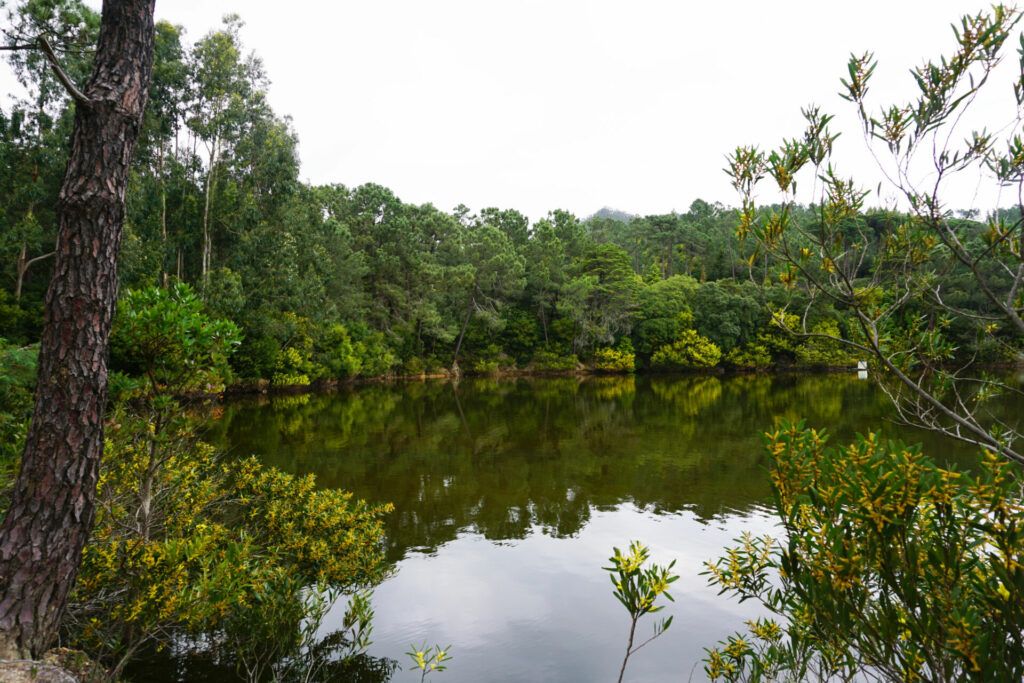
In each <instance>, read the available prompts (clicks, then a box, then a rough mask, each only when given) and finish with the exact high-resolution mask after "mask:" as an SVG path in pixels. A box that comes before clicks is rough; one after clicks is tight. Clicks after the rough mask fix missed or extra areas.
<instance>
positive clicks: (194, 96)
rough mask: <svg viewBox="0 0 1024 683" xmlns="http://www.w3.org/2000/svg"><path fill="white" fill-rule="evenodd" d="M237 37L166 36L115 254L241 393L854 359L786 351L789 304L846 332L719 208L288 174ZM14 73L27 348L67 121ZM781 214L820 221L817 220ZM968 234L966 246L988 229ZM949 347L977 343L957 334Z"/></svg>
mask: <svg viewBox="0 0 1024 683" xmlns="http://www.w3.org/2000/svg"><path fill="white" fill-rule="evenodd" d="M60 4H61V5H62V9H61V11H62V12H63V14H61V15H60V17H59V20H60V21H61V22H62V24H61V25H62V26H63V27H65V29H66V27H67V25H69V24H70V25H71V27H72V28H73V31H72V35H74V36H77V38H76V39H77V40H79V41H81V42H82V43H83V44H88V43H89V42H90V41H91V40H93V37H94V33H95V31H96V27H97V23H98V22H97V18H96V17H95V15H94V14H93V13H92V12H91V11H90V10H89V9H88V8H86V7H84V6H81V5H79V4H78V3H75V2H64V3H60ZM46 6H49V5H47V4H46V3H42V4H39V5H31V4H30V5H28V6H27V7H28V8H29V9H28V11H37V12H43V13H45V12H47V11H51V10H47V9H45V7H46ZM33 8H35V9H33ZM46 18H47V17H43V19H46ZM50 18H51V19H52V20H53V21H57V20H58V17H57V16H56V14H55V15H54V16H53V17H50ZM35 19H36V20H37V21H38V20H39V19H40V17H35ZM241 29H242V23H241V21H240V20H239V19H238V18H237V17H233V16H232V17H227V18H225V20H224V24H223V26H222V27H220V28H219V29H217V30H214V31H211V32H210V33H208V34H206V35H205V36H202V37H201V38H199V39H198V40H197V41H196V42H195V43H193V44H189V43H188V42H187V41H186V40H185V37H184V35H183V31H182V29H181V28H180V27H176V26H173V25H171V24H169V23H161V24H160V25H159V26H158V29H157V38H156V66H155V70H154V77H153V84H152V89H151V97H150V101H149V106H148V111H147V114H146V119H145V124H144V129H143V131H142V136H141V139H140V142H139V145H138V150H137V153H136V161H135V166H134V169H133V173H132V180H131V188H130V191H129V196H128V215H127V221H126V233H125V243H124V249H123V255H122V259H121V279H122V290H132V289H140V288H144V287H167V286H169V285H170V284H171V283H173V282H184V283H188V284H189V285H190V286H191V287H192V289H193V290H195V291H196V292H198V293H199V294H200V295H201V297H202V299H203V300H204V302H205V304H206V307H207V309H208V310H209V312H210V313H212V314H214V315H216V316H219V317H222V318H228V319H231V320H233V321H234V322H236V323H237V324H238V325H239V327H240V328H241V330H242V339H243V341H242V342H241V346H240V348H239V349H238V350H237V352H236V353H235V354H234V356H233V361H232V365H233V372H234V375H235V379H241V380H246V379H249V380H251V379H261V378H262V379H270V380H272V381H274V382H277V383H280V384H303V383H308V382H311V381H316V380H319V379H345V378H350V377H356V376H379V375H386V374H420V373H423V372H441V371H447V370H448V369H450V368H455V367H458V368H460V369H461V370H462V371H467V372H491V371H495V370H498V369H499V368H510V367H521V368H522V367H529V368H532V369H535V370H568V369H574V368H576V367H578V364H579V363H581V362H583V363H586V364H587V365H589V366H590V367H593V368H596V369H598V370H607V371H628V370H632V369H634V368H641V369H642V368H649V367H651V368H665V369H672V368H690V367H709V366H715V365H728V366H733V367H741V368H762V367H767V366H770V365H791V364H803V365H843V364H847V363H849V362H850V358H849V357H848V355H847V354H846V353H845V352H844V351H843V350H842V348H841V347H839V346H838V345H837V344H835V343H834V342H832V341H829V340H825V339H813V338H811V339H805V340H804V341H798V340H797V339H795V338H793V337H791V336H790V335H789V334H787V333H786V332H785V331H784V330H782V329H781V326H780V325H779V324H778V323H779V322H781V323H783V325H785V324H786V320H787V318H785V317H781V318H779V317H778V316H776V319H775V320H774V322H773V315H772V311H773V310H774V309H776V308H778V306H779V305H780V304H781V303H782V302H784V301H786V302H789V303H790V306H791V307H790V313H796V314H798V315H799V316H801V317H806V318H807V319H808V321H809V323H810V326H809V327H810V328H811V329H814V330H817V331H820V332H822V333H825V334H837V335H838V334H840V333H841V334H842V335H844V336H849V335H851V334H854V333H855V331H853V330H851V329H849V327H850V326H849V324H848V320H847V319H846V317H845V315H844V312H843V311H841V310H836V309H835V308H834V307H833V306H832V305H831V304H830V302H829V301H827V300H820V301H806V302H803V303H804V304H805V305H804V306H802V307H800V308H793V307H792V296H789V297H787V296H786V295H785V292H784V291H783V290H784V289H785V288H786V274H785V273H784V272H783V273H779V272H776V271H775V270H774V269H775V268H776V266H774V265H772V264H770V263H768V262H766V261H763V260H762V259H761V258H760V257H759V255H758V254H757V253H756V252H755V251H753V249H752V247H750V246H749V245H748V246H747V247H744V245H743V244H742V243H740V242H738V241H737V240H736V237H735V226H736V223H737V214H736V212H735V211H733V210H731V209H728V208H725V207H723V206H721V205H719V204H709V203H707V202H704V201H701V200H697V201H695V202H693V203H692V204H691V206H690V208H689V210H688V211H687V212H685V213H681V214H679V213H673V214H668V215H661V216H646V217H636V218H633V219H629V218H628V217H626V216H624V215H622V214H619V213H615V212H599V213H598V214H597V215H595V216H594V217H592V218H590V219H588V220H581V219H579V218H578V217H576V216H574V215H572V214H571V213H568V212H565V211H553V212H551V213H550V214H548V215H547V216H546V217H544V218H541V219H539V220H536V221H533V222H531V221H530V220H528V218H527V217H526V216H524V215H523V214H521V213H520V212H518V211H516V210H513V209H497V208H485V209H483V210H480V211H477V212H474V211H472V210H470V209H468V208H467V207H465V206H459V207H457V208H455V209H454V210H453V211H451V212H445V211H442V210H439V209H437V208H435V207H433V206H431V205H429V204H427V205H421V206H417V205H412V204H407V203H404V202H402V201H401V200H400V199H399V198H398V197H396V196H395V195H394V193H392V192H391V191H389V190H388V189H386V188H384V187H381V186H378V185H373V184H367V185H363V186H360V187H357V188H347V187H343V186H340V185H328V186H313V185H309V184H307V183H304V182H302V181H301V180H300V179H299V168H300V166H299V158H298V153H297V138H296V134H295V131H294V130H293V129H292V127H291V125H290V122H289V120H288V119H287V117H282V116H280V115H279V114H277V113H275V112H274V111H273V110H272V109H271V107H270V106H269V104H268V103H267V98H266V90H267V86H268V80H267V76H266V74H265V72H264V70H263V67H262V64H261V62H260V60H259V58H258V57H256V56H255V55H253V54H250V53H248V52H246V50H245V47H244V45H243V43H242V40H241ZM13 54H14V55H19V54H20V53H13ZM75 55H77V60H78V62H77V63H72V64H70V65H69V68H70V69H72V70H73V71H75V72H85V71H86V70H87V69H88V64H87V61H88V58H89V56H88V53H87V52H78V53H73V52H69V59H71V61H72V62H74V59H75V58H76V57H75ZM12 59H13V60H14V61H12V64H13V65H14V67H15V70H16V72H17V73H18V75H19V78H21V80H22V82H23V83H24V84H25V85H26V87H27V92H28V93H29V98H28V99H26V100H25V101H20V102H18V103H16V104H15V105H13V106H12V107H11V108H10V110H9V111H5V112H0V157H2V163H0V168H2V173H3V177H2V178H0V183H2V185H3V192H0V224H2V231H0V233H2V235H3V239H2V243H0V250H2V251H0V256H2V261H0V269H2V274H3V278H4V281H5V282H6V283H9V288H6V289H5V290H4V291H3V292H2V293H0V297H2V298H0V311H2V313H3V315H2V322H0V337H6V338H8V339H9V340H11V341H14V342H17V343H27V342H31V341H32V340H33V339H34V338H35V337H36V336H37V334H38V330H39V325H40V311H41V301H42V296H43V294H44V292H45V286H46V283H47V281H48V276H49V273H48V272H47V268H48V266H47V256H48V254H49V253H50V250H51V249H52V244H53V240H54V229H55V226H54V216H53V214H52V210H51V208H50V207H51V206H52V201H50V200H49V198H52V197H53V196H54V194H55V192H56V189H55V188H56V187H57V185H58V184H59V181H60V176H61V173H62V171H63V164H64V160H65V158H66V155H67V149H66V145H67V142H66V141H67V140H68V130H69V126H70V121H71V116H70V114H69V113H68V107H67V102H66V99H65V98H64V96H63V95H62V92H63V91H62V90H61V89H60V88H58V87H55V84H54V82H53V77H52V76H51V75H50V74H49V72H48V71H47V69H46V65H45V63H43V62H42V60H41V59H40V58H36V57H24V56H17V57H14V58H12ZM34 59H35V60H36V61H33V60H34ZM18 60H20V61H18ZM795 219H796V220H800V221H804V222H806V223H808V224H813V222H814V221H815V220H816V212H815V211H814V209H813V207H811V208H807V209H802V210H798V211H797V212H796V213H795ZM899 221H900V216H898V215H895V214H892V213H887V212H882V211H878V212H873V213H870V214H867V215H862V216H860V217H859V218H858V219H857V221H855V224H852V225H851V229H850V239H851V240H855V239H859V237H858V236H863V235H864V234H867V235H869V241H870V243H869V244H865V245H864V248H865V249H866V253H867V258H866V259H865V262H864V264H863V268H864V269H865V272H867V271H868V270H869V269H870V268H871V252H872V250H873V249H877V248H879V247H878V245H880V244H881V243H882V238H884V236H885V235H886V234H887V232H888V231H890V230H891V229H893V227H894V226H895V225H897V224H898V223H899ZM963 225H964V226H965V227H964V229H965V230H968V231H973V232H975V233H977V234H978V235H980V233H981V230H982V226H981V225H980V224H977V223H973V222H971V221H967V220H965V221H964V222H963ZM948 287H949V289H948V291H952V294H951V296H952V297H954V298H955V299H957V301H956V303H957V305H961V306H963V307H964V308H973V309H977V308H981V307H982V306H983V302H982V301H980V300H974V299H973V298H972V295H971V293H970V291H969V290H961V291H958V290H957V288H956V279H955V274H952V275H951V279H950V282H949V285H948ZM958 342H959V343H960V346H961V348H963V349H965V350H969V351H974V350H976V349H975V346H976V340H974V339H972V338H970V336H969V333H968V332H967V328H965V332H964V336H962V338H960V339H958ZM128 355H129V356H130V353H129V354H128ZM114 363H115V366H116V367H119V368H120V369H122V370H126V369H131V363H132V359H131V358H130V357H125V356H124V354H121V355H117V354H116V355H115V359H114Z"/></svg>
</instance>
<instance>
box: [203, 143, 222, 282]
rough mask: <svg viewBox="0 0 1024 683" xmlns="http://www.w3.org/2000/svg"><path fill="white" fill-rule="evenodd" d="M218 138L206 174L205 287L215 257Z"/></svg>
mask: <svg viewBox="0 0 1024 683" xmlns="http://www.w3.org/2000/svg"><path fill="white" fill-rule="evenodd" d="M217 143H218V140H217V138H214V139H213V146H212V148H211V149H212V150H213V151H211V152H210V171H209V173H207V174H206V201H205V203H204V204H203V263H202V273H201V276H202V283H203V285H204V286H205V285H206V280H207V278H208V276H209V274H210V262H211V260H212V255H213V240H212V238H211V236H210V195H211V194H212V193H213V183H214V180H215V177H214V175H213V174H214V171H215V170H216V168H217Z"/></svg>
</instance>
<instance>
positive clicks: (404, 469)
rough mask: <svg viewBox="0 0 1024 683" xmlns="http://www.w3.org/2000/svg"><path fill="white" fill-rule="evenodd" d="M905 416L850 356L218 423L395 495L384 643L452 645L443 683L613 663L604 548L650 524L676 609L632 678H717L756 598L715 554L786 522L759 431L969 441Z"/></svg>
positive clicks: (617, 648) (616, 614) (295, 464)
mask: <svg viewBox="0 0 1024 683" xmlns="http://www.w3.org/2000/svg"><path fill="white" fill-rule="evenodd" d="M1018 405H1019V404H1018ZM891 414H892V411H891V408H890V406H889V404H888V403H887V401H886V399H885V397H884V395H883V394H882V393H881V391H879V390H878V389H877V387H875V386H874V384H873V383H872V382H870V381H863V380H858V379H857V378H856V376H853V375H847V374H828V375H778V376H767V375H758V376H728V377H716V376H681V377H647V376H639V377H587V378H550V379H515V380H490V379H475V380H464V381H462V382H460V383H458V384H453V383H449V382H441V381H438V382H414V383H402V384H393V385H368V386H363V387H358V388H353V389H348V390H344V391H341V392H339V393H333V394H327V395H301V396H283V397H276V398H270V399H266V398H264V399H261V400H259V401H242V402H236V403H231V404H228V405H227V406H225V407H223V409H222V410H221V411H220V413H219V415H218V417H217V419H215V420H214V421H213V422H212V424H211V426H210V428H209V432H208V435H207V438H208V439H210V440H211V441H212V442H213V443H215V444H217V445H219V446H221V447H222V448H223V449H225V450H226V451H227V452H228V453H229V454H234V455H248V454H256V455H258V456H259V457H260V458H261V459H262V460H263V461H264V462H266V463H269V464H271V465H274V466H277V467H279V468H281V469H283V470H285V471H288V472H293V473H299V474H305V473H309V472H312V473H314V474H316V476H317V478H318V481H319V483H320V484H321V485H322V486H328V487H342V488H345V489H348V490H351V491H353V492H354V493H355V494H356V495H357V496H360V497H363V498H366V499H368V500H371V501H375V502H385V501H390V502H392V503H394V504H395V507H396V510H395V512H394V513H393V514H392V515H390V517H389V519H388V521H387V556H388V559H389V560H390V561H391V562H393V563H394V565H395V573H394V576H393V577H392V578H390V579H388V580H387V581H386V582H385V583H383V584H382V585H381V586H380V587H379V588H378V589H377V590H376V592H375V594H374V598H373V605H374V607H375V609H376V620H375V622H374V644H373V646H372V648H371V651H370V652H371V654H373V655H375V656H378V657H385V658H393V659H397V660H399V662H400V663H401V664H402V665H403V667H406V668H405V670H400V671H398V672H396V673H395V675H394V677H393V679H392V680H394V681H415V680H418V675H416V674H414V672H412V671H409V670H408V668H407V666H406V665H407V661H406V658H405V657H404V655H403V653H404V652H405V651H407V650H408V649H409V645H410V644H413V643H415V644H421V643H423V642H424V641H426V642H428V643H438V644H440V645H448V644H451V645H452V654H453V655H454V659H453V660H452V662H451V664H450V666H449V670H448V671H445V672H443V673H440V674H437V675H435V676H434V677H433V679H431V680H435V681H439V682H441V683H445V682H447V683H459V682H470V681H472V682H480V681H510V682H511V681H529V682H532V683H539V682H542V681H580V682H584V681H586V682H590V681H613V680H615V677H616V675H617V672H618V666H619V664H620V663H621V661H622V655H623V650H624V648H625V639H626V635H627V630H628V617H627V614H626V612H625V610H623V609H622V607H621V605H619V604H618V602H617V601H616V600H615V599H614V598H613V597H612V594H611V590H610V588H611V586H610V583H609V581H608V578H607V575H606V573H605V572H603V571H602V570H601V567H602V566H603V565H606V564H607V558H608V557H609V555H610V554H611V551H612V547H613V546H615V545H618V546H620V547H622V546H625V545H627V544H628V543H629V541H630V540H632V539H638V540H641V541H643V542H644V543H646V544H648V545H649V546H650V548H651V552H652V559H653V560H654V561H656V562H659V563H666V562H669V561H671V560H673V559H674V560H676V561H677V564H676V570H677V571H678V573H679V574H680V575H681V577H682V578H681V579H680V580H679V581H678V582H677V583H676V584H674V586H675V590H674V591H673V593H674V597H675V598H676V601H675V603H674V604H670V606H669V608H668V609H667V610H666V611H665V612H664V613H663V615H668V614H672V615H674V616H675V621H674V623H673V626H672V628H671V630H670V631H669V632H668V633H667V634H666V635H665V636H663V637H662V638H660V639H659V640H657V641H655V642H654V643H652V644H651V645H649V646H648V647H646V648H644V649H643V650H642V651H641V652H639V653H638V654H637V655H635V656H634V658H633V659H631V661H630V667H629V669H628V671H627V680H630V681H637V682H641V681H652V682H653V681H686V680H690V677H691V675H692V679H693V680H703V679H704V673H703V667H702V664H701V663H700V660H701V658H702V656H703V650H704V648H705V647H708V646H711V645H714V644H715V643H716V641H717V640H719V639H721V638H723V637H725V636H726V635H728V634H729V633H732V632H734V631H736V630H740V629H742V628H743V622H744V620H745V619H748V618H750V617H752V616H754V615H755V612H754V611H753V607H752V606H751V604H750V603H746V604H743V605H740V604H738V603H736V602H734V601H730V600H727V599H726V598H724V597H719V596H717V595H716V591H715V590H713V589H710V588H708V587H707V585H706V582H705V579H704V577H702V576H699V573H700V572H701V571H702V563H703V562H704V561H707V560H712V559H714V558H716V557H718V556H719V555H720V554H721V553H722V549H723V548H724V547H725V546H727V545H729V544H730V542H731V541H732V539H734V538H736V537H737V536H738V535H739V534H741V533H742V532H744V531H750V532H752V533H755V534H763V533H770V532H772V530H773V527H774V520H773V518H772V516H771V514H769V511H768V508H767V505H768V503H769V502H770V490H769V485H768V477H767V474H766V469H765V468H766V466H767V462H766V458H765V455H764V453H763V449H762V447H761V441H762V436H761V435H762V433H763V432H764V431H765V430H766V429H768V428H770V427H771V426H772V425H773V424H774V423H775V422H776V421H777V420H779V419H780V418H788V419H799V418H804V419H806V420H807V423H808V425H809V426H814V427H827V428H828V430H829V431H830V432H831V433H832V435H833V436H832V439H833V443H836V442H843V441H846V440H849V439H851V438H853V436H854V435H855V434H856V433H857V432H863V431H865V430H868V429H881V431H883V433H884V434H885V435H886V436H889V437H893V438H901V439H903V440H905V441H909V442H922V443H923V444H924V446H925V450H926V452H928V453H929V454H930V455H932V457H934V458H935V459H937V460H939V461H942V462H946V463H955V464H957V465H959V466H962V467H969V466H970V463H971V462H972V461H973V460H974V457H975V456H974V452H973V449H972V448H970V447H967V446H964V445H960V444H952V443H950V442H948V441H945V440H942V439H940V438H939V437H937V436H935V435H932V434H928V433H924V432H918V431H914V430H910V429H906V428H899V427H897V426H896V425H894V424H892V423H891V422H889V421H888V419H887V417H888V416H890V415H891ZM343 611H344V605H340V604H339V605H337V606H336V607H335V609H334V610H332V612H331V614H330V615H329V616H328V619H327V623H325V629H324V630H325V632H327V631H330V630H333V629H334V628H336V627H337V626H338V625H339V623H340V619H341V615H342V613H343ZM659 616H662V615H659ZM652 623H653V618H652V617H647V619H646V620H645V621H644V622H641V626H640V627H639V629H638V634H639V635H641V636H643V635H644V634H647V633H649V632H650V629H651V628H652ZM191 673H192V675H193V676H194V675H195V674H196V670H192V672H191Z"/></svg>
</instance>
